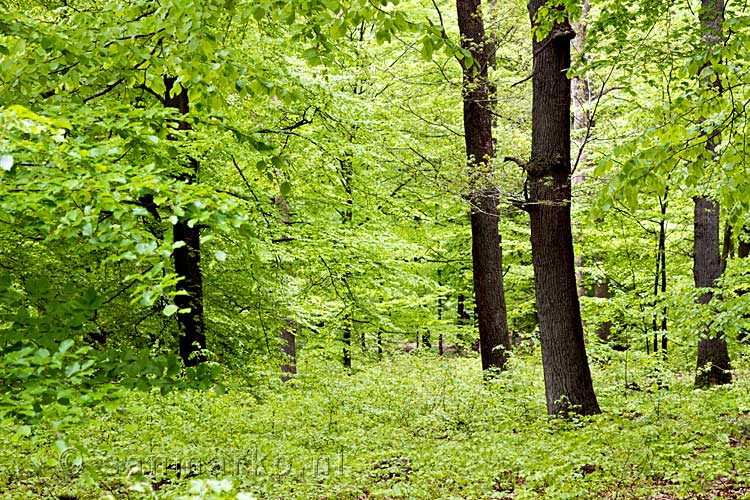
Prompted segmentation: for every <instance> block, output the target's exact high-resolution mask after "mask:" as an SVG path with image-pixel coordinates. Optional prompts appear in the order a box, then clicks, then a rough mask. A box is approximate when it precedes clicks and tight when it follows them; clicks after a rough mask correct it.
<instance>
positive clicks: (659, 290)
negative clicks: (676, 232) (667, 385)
mask: <svg viewBox="0 0 750 500" xmlns="http://www.w3.org/2000/svg"><path fill="white" fill-rule="evenodd" d="M668 197H669V187H667V189H666V191H665V192H664V197H663V198H662V197H659V208H660V210H661V219H660V220H659V238H658V240H657V246H656V272H655V273H654V320H653V334H654V353H656V352H658V351H659V345H660V343H659V332H661V347H662V350H666V348H667V306H664V307H663V309H662V318H661V324H659V322H658V314H657V313H656V306H657V304H658V303H659V296H660V295H661V296H662V297H663V296H664V294H665V293H666V291H667V207H668V203H669V202H668ZM663 354H664V353H663Z"/></svg>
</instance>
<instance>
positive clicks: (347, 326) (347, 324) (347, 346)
mask: <svg viewBox="0 0 750 500" xmlns="http://www.w3.org/2000/svg"><path fill="white" fill-rule="evenodd" d="M343 340H344V348H343V350H342V354H343V355H344V368H346V369H347V370H348V369H350V368H351V367H352V322H351V321H350V319H349V316H348V315H347V316H346V318H344V329H343Z"/></svg>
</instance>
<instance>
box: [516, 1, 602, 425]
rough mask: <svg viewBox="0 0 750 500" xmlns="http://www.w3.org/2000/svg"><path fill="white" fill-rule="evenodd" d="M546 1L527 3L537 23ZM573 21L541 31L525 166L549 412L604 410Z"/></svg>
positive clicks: (536, 42) (530, 13)
mask: <svg viewBox="0 0 750 500" xmlns="http://www.w3.org/2000/svg"><path fill="white" fill-rule="evenodd" d="M546 3H547V0H531V1H530V2H529V4H528V9H529V15H530V17H531V23H532V26H534V27H536V26H538V24H539V23H538V19H537V13H538V12H539V9H540V8H541V7H542V6H544V5H545V4H546ZM573 38H575V31H574V30H573V29H572V28H571V26H570V23H569V22H568V21H567V20H566V21H564V22H562V23H558V24H556V25H555V26H554V27H553V28H552V30H551V31H550V33H549V34H548V35H547V36H546V37H545V38H544V39H543V40H538V39H537V36H534V40H533V50H534V69H533V92H534V96H533V105H532V142H531V159H530V160H529V162H528V163H527V165H526V173H527V175H528V202H527V204H526V209H527V211H528V212H529V215H530V218H531V252H532V260H533V264H534V282H535V288H536V304H537V312H538V316H539V330H540V336H541V344H542V363H543V366H544V383H545V388H546V394H547V412H548V413H549V414H550V415H557V414H561V413H565V412H568V411H574V412H576V413H580V414H583V415H591V414H595V413H599V412H600V410H599V404H598V402H597V400H596V394H595V393H594V387H593V383H592V380H591V372H590V370H589V365H588V360H587V357H586V346H585V345H584V339H583V325H582V322H581V311H580V306H579V303H578V293H577V287H576V274H575V258H574V254H573V235H572V231H571V219H570V203H571V164H570V163H571V162H570V122H571V115H570V104H571V83H570V79H568V77H567V75H566V72H567V70H568V68H569V67H570V41H571V40H572V39H573Z"/></svg>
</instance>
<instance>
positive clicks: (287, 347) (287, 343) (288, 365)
mask: <svg viewBox="0 0 750 500" xmlns="http://www.w3.org/2000/svg"><path fill="white" fill-rule="evenodd" d="M279 338H280V339H281V351H282V352H283V353H284V356H285V359H284V363H282V365H281V372H282V373H283V375H282V376H281V380H283V381H284V382H286V381H288V380H289V379H291V378H292V375H294V374H295V373H297V343H296V339H295V335H294V331H293V329H292V324H291V322H288V323H287V326H283V327H281V331H280V332H279Z"/></svg>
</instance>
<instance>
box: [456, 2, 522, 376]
mask: <svg viewBox="0 0 750 500" xmlns="http://www.w3.org/2000/svg"><path fill="white" fill-rule="evenodd" d="M456 8H457V10H458V27H459V30H460V32H461V45H462V47H463V48H464V49H465V50H467V51H469V52H470V53H471V56H472V59H473V61H470V62H467V59H468V58H466V57H464V58H463V59H462V60H461V64H462V67H463V75H464V80H463V101H464V135H465V138H466V156H467V158H468V161H469V165H470V170H471V174H470V175H471V177H472V190H471V193H470V194H469V202H470V203H471V256H472V263H473V264H472V266H473V274H474V297H475V301H476V306H477V314H478V316H479V340H480V345H481V355H482V369H483V370H487V369H489V368H500V369H503V368H505V363H506V361H507V350H508V349H510V335H509V333H508V317H507V310H506V306H505V290H504V288H503V253H502V248H501V246H500V245H501V243H500V231H499V229H498V215H499V214H498V209H497V190H496V189H495V188H494V187H493V186H492V185H488V184H491V183H488V182H486V181H483V180H482V178H484V177H489V176H486V174H487V173H489V172H491V170H492V159H493V158H494V155H495V151H494V145H493V142H492V109H491V102H492V101H491V99H492V97H491V95H490V87H489V84H488V82H487V69H488V66H489V65H490V63H491V57H490V55H491V54H492V53H493V52H494V47H493V46H492V44H491V43H490V42H489V41H488V40H487V38H486V36H485V31H484V22H483V21H482V12H481V1H480V0H457V1H456Z"/></svg>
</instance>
